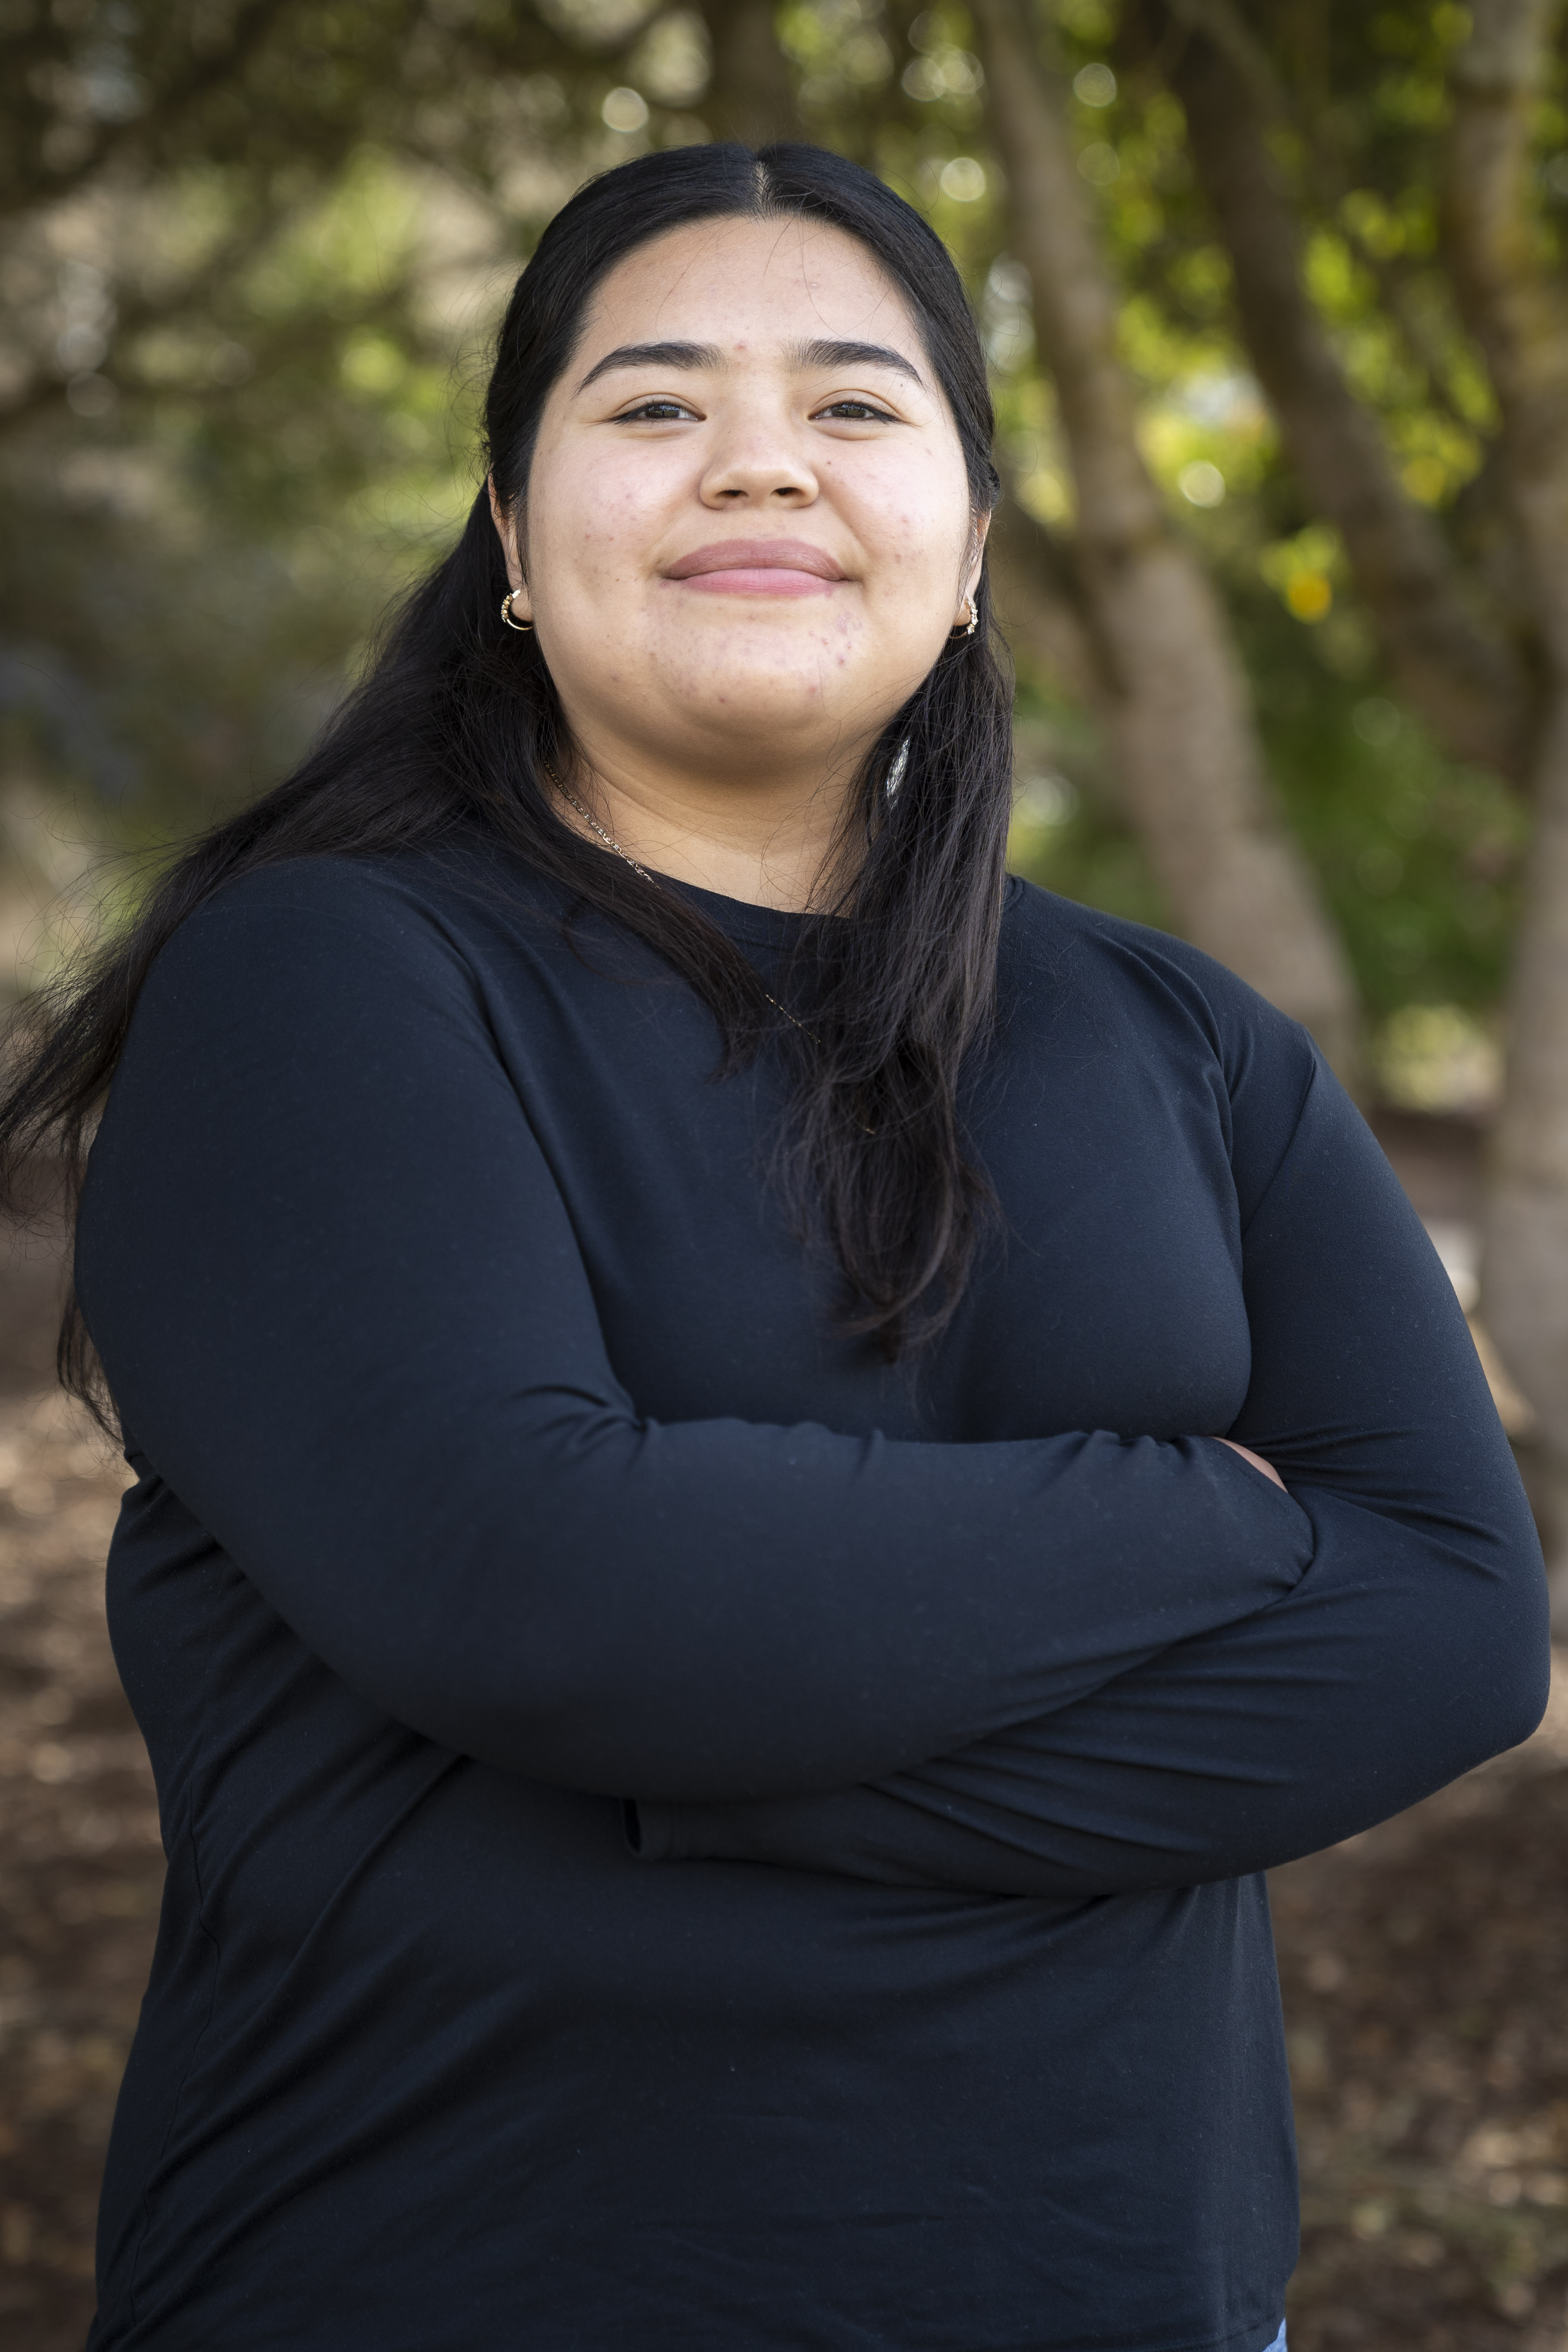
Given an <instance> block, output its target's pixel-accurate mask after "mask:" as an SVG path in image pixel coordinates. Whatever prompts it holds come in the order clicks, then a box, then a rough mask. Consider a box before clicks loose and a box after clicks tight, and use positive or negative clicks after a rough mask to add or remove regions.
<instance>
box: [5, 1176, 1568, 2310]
mask: <svg viewBox="0 0 1568 2352" xmlns="http://www.w3.org/2000/svg"><path fill="white" fill-rule="evenodd" d="M1385 1141H1387V1142H1388V1143H1389V1145H1390V1149H1391V1151H1392V1152H1393V1154H1394V1157H1395V1159H1396V1163H1397V1164H1399V1165H1400V1168H1401V1172H1402V1174H1404V1175H1405V1181H1406V1182H1407V1184H1408V1185H1409V1188H1410V1190H1411V1192H1412V1195H1413V1197H1415V1199H1416V1204H1417V1206H1418V1207H1420V1208H1422V1210H1423V1213H1426V1214H1428V1215H1438V1216H1444V1215H1448V1214H1463V1213H1465V1212H1466V1207H1467V1202H1468V1188H1469V1185H1470V1181H1471V1171H1470V1160H1471V1157H1472V1156H1473V1155H1471V1154H1470V1153H1469V1150H1468V1145H1466V1143H1465V1140H1464V1139H1462V1138H1461V1139H1459V1141H1458V1145H1456V1144H1455V1143H1454V1141H1453V1139H1445V1138H1443V1137H1440V1136H1432V1137H1426V1136H1423V1135H1421V1134H1420V1133H1416V1134H1415V1135H1413V1136H1407V1137H1403V1138H1401V1137H1400V1136H1398V1135H1394V1136H1390V1137H1385ZM1424 1152H1425V1153H1426V1155H1427V1159H1428V1160H1429V1161H1430V1165H1426V1164H1425V1163H1424V1161H1423V1159H1422V1154H1423V1153H1424ZM1439 1195H1440V1196H1441V1197H1440V1198H1439V1197H1438V1196H1439ZM54 1281H55V1275H54V1269H53V1265H52V1264H51V1263H50V1261H49V1258H48V1255H47V1253H46V1252H41V1251H40V1252H38V1253H37V1254H35V1255H33V1256H31V1257H29V1258H24V1259H20V1260H17V1259H15V1258H14V1259H13V1261H12V1263H11V1264H10V1265H9V1267H8V1268H5V1267H4V1266H0V2343H4V2345H5V2347H6V2352H79V2347H80V2346H81V2343H82V2338H83V2336H84V2333H85V2330H86V2327H87V2323H88V2319H89V2315H90V2312H91V2309H92V2284H91V2273H92V2228H93V2210H94V2200H95V2197H96V2191H97V2182H98V2175H99V2169H100V2164H101V2162H102V2155H103V2147H104V2141H105V2138H106V2137H107V2134H108V2130H109V2124H110V2115H111V2112H112V2108H113V2102H114V2094H115V2087H116V2084H117V2083H118V2081H119V2077H120V2072H121V2066H122V2064H123V2063H124V2058H125V2053H126V2049H127V2047H128V2045H129V2042H130V2038H131V2034H132V2030H133V2027H134V2024H135V2020H136V2011H137V2004H138V2001H139V1999H140V1996H141V1991H142V1985H143V1983H144V1982H145V1979H146V1973H147V1968H148V1963H149V1959H150V1957H151V1953H152V1948H153V1934H154V1929H155V1927H156V1920H157V1906H158V1898H159V1889H160V1885H161V1881H162V1875H163V1855H162V1852H161V1849H160V1846H159V1843H158V1825H157V1815H156V1811H155V1808H154V1804H153V1788H152V1782H151V1779H150V1776H149V1774H148V1770H147V1765H146V1759H145V1756H144V1754H143V1752H142V1744H141V1740H140V1738H139V1737H138V1735H137V1732H136V1728H135V1726H134V1724H133V1722H132V1718H131V1715H130V1712H129V1710H128V1708H127V1707H126V1705H125V1702H124V1699H123V1697H122V1696H121V1692H120V1687H119V1684H118V1681H117V1680H116V1677H115V1673H114V1666H113V1661H112V1658H111V1656H110V1651H109V1645H108V1641H107V1638H106V1635H105V1633H104V1627H103V1614H102V1595H101V1585H102V1567H103V1556H104V1551H105V1549H106V1546H107V1544H108V1539H109V1533H110V1527H111V1526H112V1523H113V1519H114V1513H115V1507H116V1500H117V1497H118V1495H119V1492H120V1488H121V1484H122V1483H123V1481H122V1475H121V1465H119V1463H118V1462H117V1461H116V1460H114V1459H113V1458H111V1457H110V1455H109V1454H108V1450H107V1448H106V1447H105V1446H104V1445H103V1444H102V1443H101V1442H100V1440H98V1439H97V1438H96V1437H95V1436H93V1435H92V1434H90V1433H89V1432H88V1431H87V1430H86V1429H84V1427H83V1425H82V1423H80V1422H79V1420H78V1419H77V1418H76V1417H75V1416H74V1415H73V1414H72V1412H69V1411H68V1409H67V1408H66V1407H65V1406H64V1405H63V1404H61V1403H59V1402H58V1401H57V1400H56V1399H55V1397H54V1396H53V1394H52V1393H51V1391H50V1390H49V1388H48V1386H47V1377H48V1357H49V1330H48V1325H49V1318H50V1308H51V1305H52V1297H53V1288H54ZM1565 1845H1568V1655H1565V1656H1564V1658H1563V1673H1562V1674H1561V1675H1560V1676H1559V1681H1558V1685H1557V1696H1556V1700H1555V1702H1554V1707H1553V1712H1552V1716H1551V1717H1549V1718H1548V1722H1547V1724H1546V1726H1545V1727H1543V1729H1542V1732H1541V1733H1539V1734H1538V1735H1537V1737H1536V1738H1534V1739H1533V1740H1532V1741H1531V1743H1530V1744H1529V1745H1528V1746H1527V1747H1526V1748H1521V1749H1519V1750H1517V1751H1516V1752H1515V1753H1514V1754H1513V1755H1512V1756H1510V1757H1505V1758H1502V1759H1499V1760H1498V1761H1497V1762H1495V1763H1493V1764H1491V1765H1489V1766H1487V1767H1485V1768H1484V1769H1482V1770H1481V1771H1479V1772H1478V1773H1474V1774H1472V1775H1471V1776H1470V1777H1469V1779H1468V1780H1465V1781H1462V1782H1460V1783H1459V1784H1458V1786H1457V1787H1456V1788H1454V1789H1451V1790H1445V1791H1444V1792H1443V1793H1442V1794H1441V1795H1440V1796H1438V1797H1436V1798H1434V1799H1432V1800H1431V1801H1429V1802H1428V1803H1427V1804H1426V1805H1423V1806H1420V1807H1418V1808H1416V1810H1415V1811H1413V1812H1410V1813H1407V1814H1405V1815H1404V1816H1402V1817H1401V1818H1400V1819H1399V1820H1398V1821H1395V1822H1389V1823H1387V1824H1386V1825H1385V1826H1384V1827H1383V1828H1381V1829H1378V1830H1374V1831H1372V1832H1369V1833H1368V1834H1367V1835H1366V1836H1364V1837H1362V1838H1357V1839H1353V1840H1352V1841H1351V1842H1350V1843H1348V1844H1346V1845H1342V1846H1339V1847H1336V1848H1334V1849H1333V1850H1332V1851H1331V1852H1330V1853H1324V1854H1319V1855H1315V1856H1313V1857H1312V1859H1311V1860H1310V1861H1308V1862H1304V1863H1299V1864H1295V1865H1294V1866H1293V1867H1292V1868H1290V1869H1289V1870H1283V1871H1280V1872H1279V1873H1277V1874H1276V1877H1275V1885H1274V1902H1275V1918H1276V1924H1277V1931H1278V1937H1279V1960H1280V1975H1281V1979H1282V1983H1283V1986H1284V1993H1285V2008H1286V2021H1287V2026H1288V2030H1289V2041H1290V2052H1291V2062H1292V2067H1293V2070H1294V2075H1295V2083H1296V2095H1297V2115H1298V2123H1299V2128H1300V2143H1301V2163H1302V2195H1303V2254H1302V2262H1301V2267H1300V2272H1299V2273H1298V2275H1297V2280H1296V2284H1295V2287H1294V2290H1293V2293H1292V2296H1291V2304H1290V2343H1291V2352H1341V2347H1354V2348H1355V2352H1407V2347H1408V2352H1568V2011H1565V2007H1564V1989H1565V1985H1568V1873H1565V1871H1564V1868H1563V1855H1564V1850H1565Z"/></svg>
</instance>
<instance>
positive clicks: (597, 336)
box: [577, 220, 925, 362]
mask: <svg viewBox="0 0 1568 2352" xmlns="http://www.w3.org/2000/svg"><path fill="white" fill-rule="evenodd" d="M824 337H827V338H831V339H834V340H842V341H863V342H879V343H887V344H889V345H890V346H891V347H892V348H893V349H894V350H895V351H899V352H903V353H904V354H905V355H906V356H907V357H908V358H910V359H911V360H913V361H915V362H921V361H922V360H923V359H924V356H925V353H924V342H923V339H922V337H921V331H920V329H919V328H918V326H917V325H916V323H915V320H914V317H913V315H912V313H911V312H910V308H909V305H908V303H907V302H906V301H905V300H904V298H903V296H902V294H901V293H900V291H899V289H898V288H897V287H896V286H895V285H894V283H893V281H892V279H891V278H889V276H888V275H887V273H886V272H885V271H884V270H883V268H881V265H880V264H879V262H878V261H877V259H876V257H874V255H872V254H871V253H870V252H869V251H868V248H867V247H865V246H863V245H862V244H861V243H860V241H859V239H858V237H853V236H847V235H846V234H845V232H844V231H843V230H842V229H838V228H832V227H829V226H827V225H826V224H825V223H821V222H816V221H800V220H761V221H757V220H715V221H695V222H692V223H690V224H689V225H688V226H685V227H682V228H676V229H669V230H667V231H666V233H665V234H664V235H663V236H657V237H652V238H650V239H649V241H648V243H647V245H642V246H638V247H637V250H636V251H635V252H634V253H629V254H627V255H626V258H625V259H624V260H623V261H619V262H617V263H616V267H615V268H614V269H612V270H610V271H609V272H608V273H607V274H606V276H605V278H604V280H603V282H602V284H601V285H600V286H599V288H598V289H597V290H596V292H595V296H594V299H593V300H592V301H591V302H590V304H589V306H588V309H587V311H586V313H585V314H584V320H583V327H582V331H581V334H580V336H579V338H578V343H577V352H578V353H579V354H580V355H581V356H583V357H584V358H585V359H590V360H591V359H592V358H593V357H594V356H595V352H596V351H597V349H599V348H600V347H602V348H604V349H606V350H607V349H609V348H610V347H611V346H612V345H614V344H616V343H622V342H666V341H668V342H677V341H679V342H695V343H717V344H718V345H720V347H721V349H724V350H728V351H734V350H735V349H736V348H737V347H738V346H740V345H744V346H745V347H746V348H747V349H748V350H752V351H755V352H775V351H782V350H784V349H795V348H797V347H798V346H800V345H801V344H803V343H808V342H812V341H819V340H821V339H822V338H824Z"/></svg>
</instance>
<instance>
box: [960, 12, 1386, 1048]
mask: <svg viewBox="0 0 1568 2352" xmlns="http://www.w3.org/2000/svg"><path fill="white" fill-rule="evenodd" d="M972 15H973V22H974V26H975V30H976V36H977V39H978V42H979V46H980V48H981V51H982V56H983V58H984V66H985V79H986V88H987V91H988V93H989V100H990V114H991V128H992V133H993V137H994V141H995V142H996V148H997V152H998V153H999V154H1000V156H1001V158H1002V160H1003V163H1004V164H1005V168H1006V171H1007V174H1008V179H1009V182H1010V198H1011V210H1012V216H1013V245H1014V249H1015V251H1016V254H1017V256H1018V258H1019V259H1020V260H1021V261H1022V262H1023V263H1024V265H1025V267H1026V268H1027V270H1028V272H1029V275H1030V278H1031V279H1032V281H1033V286H1034V313H1035V330H1036V334H1037V339H1038V341H1039V346H1040V351H1041V353H1042V355H1043V357H1044V358H1045V361H1046V362H1047V366H1048V367H1049V368H1050V370H1051V373H1052V375H1053V378H1054V380H1055V383H1056V389H1057V398H1058V406H1059V411H1060V415H1061V419H1062V425H1063V430H1064V434H1065V436H1066V440H1067V443H1068V450H1069V453H1070V456H1071V461H1072V468H1073V475H1074V480H1075V484H1076V489H1077V499H1078V522H1077V530H1076V536H1075V542H1074V551H1075V557H1076V569H1077V574H1078V578H1079V582H1080V583H1081V588H1082V594H1083V602H1084V607H1085V612H1086V615H1087V618H1088V622H1089V635H1090V637H1091V638H1092V641H1093V643H1094V646H1095V649H1096V653H1097V656H1098V663H1097V667H1098V670H1099V675H1100V697H1099V703H1100V713H1101V716H1102V719H1103V721H1104V724H1105V726H1106V730H1107V734H1108V737H1109V739H1110V748H1111V751H1112V755H1113V757H1114V759H1115V761H1116V764H1117V766H1118V768H1119V770H1120V772H1121V780H1122V783H1123V786H1124V789H1125V792H1126V795H1127V803H1128V807H1129V811H1130V814H1131V817H1132V821H1133V823H1134V824H1135V825H1136V827H1137V829H1138V832H1139V835H1140V836H1141V838H1142V841H1143V844H1144V845H1145V848H1146V850H1147V852H1148V855H1149V858H1150V862H1151V864H1152V866H1153V868H1154V871H1155V873H1156V875H1157V877H1158V878H1159V880H1160V882H1161V885H1162V887H1163V889H1164V891H1165V894H1166V897H1167V898H1168V900H1169V902H1170V904H1171V907H1172V908H1173V911H1174V913H1175V916H1176V919H1177V921H1178V922H1179V923H1180V925H1181V926H1182V929H1184V931H1185V932H1186V934H1187V936H1188V937H1189V938H1190V939H1192V940H1194V943H1195V944H1196V945H1197V946H1199V947H1202V948H1204V949H1205V950H1207V951H1208V952H1209V953H1210V954H1211V955H1215V956H1217V957H1218V958H1220V960H1221V961H1224V962H1226V963H1227V964H1229V965H1230V967H1231V968H1232V970H1233V971H1237V972H1239V973H1240V974H1241V975H1242V977H1243V978H1244V979H1246V980H1248V981H1250V982H1252V984H1253V986H1254V987H1255V988H1258V989H1259V990H1260V991H1261V992H1262V993H1263V994H1264V995H1266V996H1268V998H1270V999H1271V1000H1272V1002H1273V1003H1276V1004H1279V1005H1280V1006H1281V1007H1282V1008H1283V1009H1284V1010H1285V1011H1286V1012H1288V1013H1293V1014H1294V1015H1295V1016H1296V1017H1297V1018H1298V1019H1299V1020H1301V1021H1303V1022H1305V1023H1306V1024H1307V1025H1308V1027H1309V1028H1310V1029H1311V1031H1312V1032H1313V1034H1314V1035H1315V1036H1316V1037H1317V1038H1318V1040H1319V1042H1320V1044H1321V1045H1322V1047H1323V1049H1324V1051H1325V1053H1326V1054H1327V1055H1328V1056H1329V1058H1330V1060H1331V1062H1333V1063H1334V1065H1335V1066H1336V1067H1338V1068H1339V1069H1340V1070H1341V1071H1342V1072H1343V1073H1345V1074H1347V1075H1351V1076H1353V1074H1354V1071H1355V1066H1356V1034H1357V1021H1356V1003H1355V995H1354V991H1353V988H1352V982H1351V978H1350V973H1349V970H1348V967H1347V964H1346V961H1345V957H1344V953H1343V950H1342V947H1341V944H1340V941H1339V939H1338V937H1337V935H1336V933H1335V932H1334V930H1333V929H1332V927H1331V923H1330V921H1329V919H1328V918H1327V916H1326V914H1325V912H1324V910H1323V908H1322V905H1321V901H1320V899H1319V897H1318V894H1317V890H1316V887H1315V885H1314V883H1313V881H1312V879H1311V877H1310V874H1309V872H1308V869H1307V866H1306V864H1305V861H1304V860H1303V858H1302V857H1301V856H1300V853H1299V852H1298V851H1297V849H1296V848H1295V846H1294V845H1293V843H1292V842H1291V841H1290V839H1289V836H1288V835H1287V834H1286V831H1285V829H1284V826H1283V824H1282V823H1281V822H1280V819H1279V814H1278V812H1277V810H1276V808H1275V806H1274V803H1273V801H1272V797H1271V795H1270V793H1269V792H1268V787H1267V784H1266V782H1265V778H1264V771H1263V761H1262V757H1261V751H1260V748H1259V745H1258V735H1257V730H1256V726H1255V724H1254V719H1253V713H1252V709H1251V704H1250V700H1249V697H1248V692H1247V684H1246V679H1245V677H1244V673H1243V671H1242V667H1241V664H1240V661H1239V659H1238V658H1237V654H1236V651H1235V648H1234V646H1233V645H1232V642H1231V639H1230V635H1229V630H1228V626H1227V625H1226V619H1225V616H1224V614H1223V612H1222V610H1221V608H1220V605H1219V603H1218V599H1217V598H1216V596H1215V592H1214V590H1213V588H1212V587H1211V585H1210V583H1209V581H1208V579H1207V577H1206V575H1205V572H1203V570H1202V568H1201V567H1200V565H1199V563H1198V562H1197V559H1196V557H1195V556H1194V554H1193V552H1192V551H1191V550H1190V549H1189V548H1188V547H1187V546H1186V544H1185V543H1184V541H1183V540H1182V539H1181V538H1180V537H1179V536H1178V534H1177V533H1176V531H1175V530H1174V529H1173V526H1172V523H1171V521H1170V519H1169V517H1168V516H1167V514H1166V511H1165V508H1164V504H1163V499H1162V498H1161V495H1160V493H1159V491H1158V489H1157V488H1156V487H1155V485H1154V483H1153V481H1152V479H1151V478H1150V475H1149V472H1148V469H1147V468H1146V467H1145V466H1144V464H1143V461H1142V457H1141V455H1140V453H1139V449H1138V443H1137V435H1136V413H1135V406H1134V400H1133V393H1132V387H1131V383H1130V382H1129V380H1128V377H1127V375H1126V373H1125V371H1124V370H1123V368H1122V366H1121V362H1120V360H1119V358H1118V356H1117V351H1116V319H1117V310H1118V295H1117V289H1116V288H1115V287H1114V285H1113V283H1112V281H1111V278H1110V272H1109V270H1108V268H1107V267H1106V264H1105V262H1104V260H1103V258H1102V257H1101V255H1100V250H1099V247H1098V245H1097V242H1096V239H1095V236H1094V233H1093V230H1092V228H1091V226H1090V222H1089V213H1088V207H1087V203H1086V194H1085V190H1084V186H1083V182H1082V180H1081V179H1080V177H1079V173H1078V170H1077V167H1076V163H1075V160H1074V157H1073V154H1072V152H1071V148H1070V144H1069V140H1068V127H1067V108H1066V102H1065V96H1064V93H1063V91H1062V90H1061V89H1060V86H1059V78H1058V76H1057V75H1056V74H1055V72H1054V71H1053V70H1052V69H1050V68H1047V65H1046V64H1045V62H1044V61H1043V59H1042V58H1041V55H1040V53H1039V50H1038V48H1037V44H1036V41H1035V38H1034V36H1033V34H1032V32H1031V30H1030V28H1029V26H1028V24H1027V21H1026V17H1025V16H1024V14H1023V12H1022V9H1021V8H1020V6H1019V5H1018V0H973V6H972Z"/></svg>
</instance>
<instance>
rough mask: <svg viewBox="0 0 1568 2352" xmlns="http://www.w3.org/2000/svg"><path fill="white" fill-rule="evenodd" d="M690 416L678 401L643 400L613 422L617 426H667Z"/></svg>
mask: <svg viewBox="0 0 1568 2352" xmlns="http://www.w3.org/2000/svg"><path fill="white" fill-rule="evenodd" d="M691 414H692V412H691V410H690V409H689V408H687V407H685V406H684V405H683V404H682V403H681V402H679V400H645V401H643V402H641V403H640V404H639V405H638V406H637V407H636V408H625V409H623V410H622V411H621V414H620V415H618V416H617V417H616V420H615V421H616V424H617V425H644V424H647V425H667V424H669V423H670V422H671V421H672V420H673V421H675V422H679V419H680V418H681V417H683V416H689V415H691Z"/></svg>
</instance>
